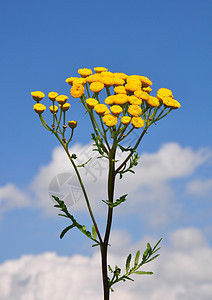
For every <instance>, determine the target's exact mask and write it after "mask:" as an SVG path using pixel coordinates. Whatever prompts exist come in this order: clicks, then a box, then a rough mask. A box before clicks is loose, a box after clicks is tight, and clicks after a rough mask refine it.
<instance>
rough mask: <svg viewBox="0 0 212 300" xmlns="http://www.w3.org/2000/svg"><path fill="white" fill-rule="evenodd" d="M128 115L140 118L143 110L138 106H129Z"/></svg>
mask: <svg viewBox="0 0 212 300" xmlns="http://www.w3.org/2000/svg"><path fill="white" fill-rule="evenodd" d="M128 113H129V114H130V115H131V116H134V117H138V116H140V115H141V113H142V109H141V108H140V106H138V105H129V107H128Z"/></svg>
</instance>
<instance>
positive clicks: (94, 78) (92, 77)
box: [85, 74, 102, 84]
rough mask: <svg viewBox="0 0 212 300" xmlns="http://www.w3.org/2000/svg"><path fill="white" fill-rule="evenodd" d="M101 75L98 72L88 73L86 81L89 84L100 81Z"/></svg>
mask: <svg viewBox="0 0 212 300" xmlns="http://www.w3.org/2000/svg"><path fill="white" fill-rule="evenodd" d="M101 78H102V77H101V75H100V74H93V75H90V76H88V77H86V79H85V80H86V82H88V83H89V84H91V83H92V82H96V81H100V80H101Z"/></svg>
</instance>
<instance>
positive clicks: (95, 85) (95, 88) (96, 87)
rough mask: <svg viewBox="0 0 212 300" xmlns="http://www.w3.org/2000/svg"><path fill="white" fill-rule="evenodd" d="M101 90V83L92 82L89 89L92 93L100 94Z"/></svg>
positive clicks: (102, 86) (102, 85)
mask: <svg viewBox="0 0 212 300" xmlns="http://www.w3.org/2000/svg"><path fill="white" fill-rule="evenodd" d="M103 88H104V84H103V83H102V82H98V81H96V82H92V83H91V84H90V87H89V89H90V90H91V91H92V92H94V93H99V92H101V90H103Z"/></svg>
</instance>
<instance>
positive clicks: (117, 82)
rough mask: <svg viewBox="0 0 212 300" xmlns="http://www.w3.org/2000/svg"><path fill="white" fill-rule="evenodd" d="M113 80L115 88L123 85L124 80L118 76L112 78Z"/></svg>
mask: <svg viewBox="0 0 212 300" xmlns="http://www.w3.org/2000/svg"><path fill="white" fill-rule="evenodd" d="M113 80H114V85H115V86H120V85H123V84H125V80H124V79H122V78H120V77H118V76H114V78H113Z"/></svg>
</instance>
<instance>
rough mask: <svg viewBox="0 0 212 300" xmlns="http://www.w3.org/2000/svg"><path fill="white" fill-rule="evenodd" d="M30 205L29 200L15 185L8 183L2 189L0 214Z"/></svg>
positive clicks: (0, 191) (0, 189) (0, 193)
mask: <svg viewBox="0 0 212 300" xmlns="http://www.w3.org/2000/svg"><path fill="white" fill-rule="evenodd" d="M28 205H29V199H28V198H27V196H26V195H25V193H24V192H22V191H21V190H20V189H19V188H17V187H16V186H15V185H14V184H12V183H8V184H7V185H5V186H1V187H0V214H1V213H3V212H5V211H7V210H11V209H14V208H18V207H25V206H28Z"/></svg>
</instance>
